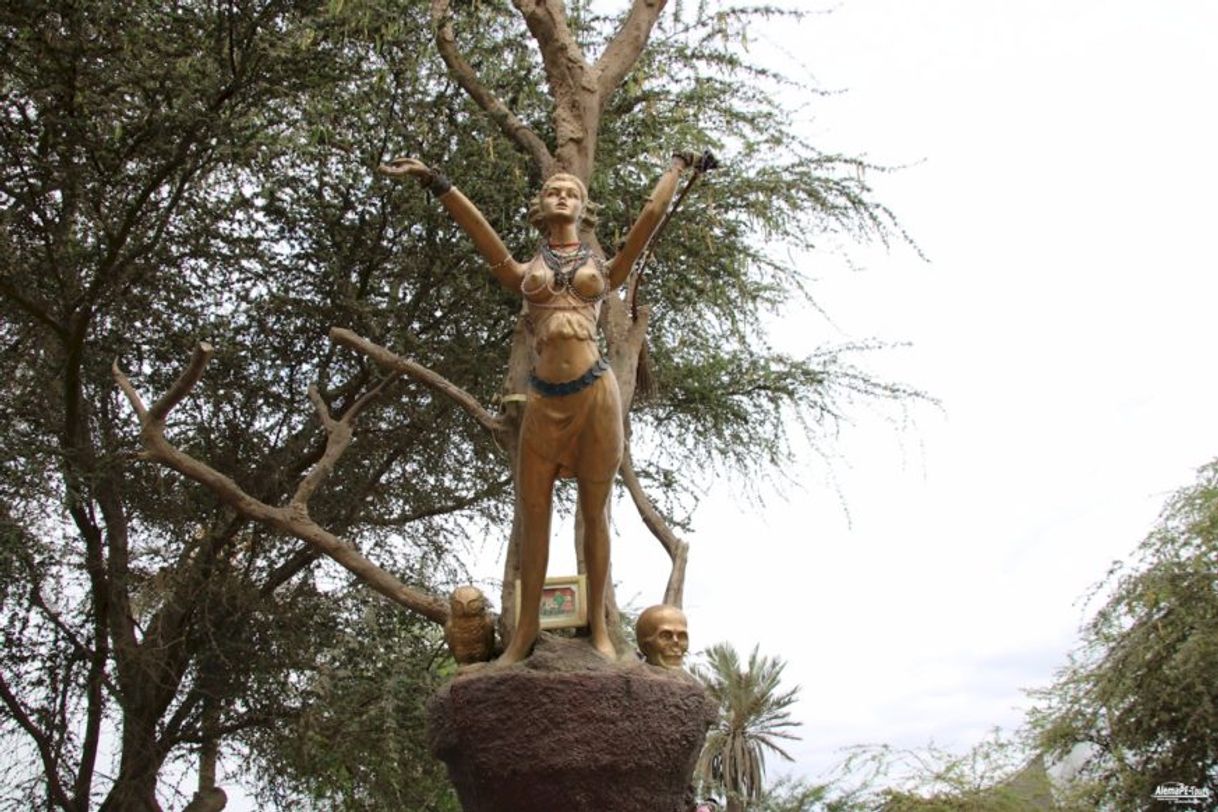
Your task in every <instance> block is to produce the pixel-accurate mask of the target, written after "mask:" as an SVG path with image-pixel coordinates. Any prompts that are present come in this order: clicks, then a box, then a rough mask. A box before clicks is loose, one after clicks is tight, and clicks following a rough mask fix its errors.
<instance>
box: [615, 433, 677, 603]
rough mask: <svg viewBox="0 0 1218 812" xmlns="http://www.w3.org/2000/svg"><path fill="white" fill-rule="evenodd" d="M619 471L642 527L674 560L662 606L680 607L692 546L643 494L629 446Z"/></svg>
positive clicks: (623, 455) (645, 494)
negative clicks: (673, 529) (643, 526)
mask: <svg viewBox="0 0 1218 812" xmlns="http://www.w3.org/2000/svg"><path fill="white" fill-rule="evenodd" d="M620 471H621V475H622V482H624V483H625V484H626V490H627V491H628V492H629V493H630V498H631V499H633V500H634V506H635V507H636V508H638V511H639V516H640V517H641V518H642V519H643V524H645V525H647V529H648V530H650V531H651V534H652V535H653V536H655V537H656V539H658V540H659V542H660V544H661V545H662V546H663V547H664V551H665V552H666V553H668V557H669V558H670V559H671V560H672V571H671V573H670V574H669V576H668V585H667V586H666V587H665V589H664V601H663V602H664V603H666V604H668V605H670V606H678V607H679V606H680V605H681V602H682V601H683V600H684V595H685V564H686V561H687V560H688V558H689V544H688V543H687V542H684V541H682V540H681V539H679V538H677V535H676V533H674V532H673V531H672V528H671V527H669V526H668V522H666V521H664V517H663V516H661V515H660V511H658V510H656V506H655V505H654V504H653V503H652V501H651V499H649V498H648V496H647V493H646V492H645V491H644V490H643V484H642V483H641V482H639V477H638V474H636V473H635V470H634V461H633V460H632V459H631V458H630V444H629V443H627V444H626V447H625V449H624V450H623V452H622V467H621V469H620Z"/></svg>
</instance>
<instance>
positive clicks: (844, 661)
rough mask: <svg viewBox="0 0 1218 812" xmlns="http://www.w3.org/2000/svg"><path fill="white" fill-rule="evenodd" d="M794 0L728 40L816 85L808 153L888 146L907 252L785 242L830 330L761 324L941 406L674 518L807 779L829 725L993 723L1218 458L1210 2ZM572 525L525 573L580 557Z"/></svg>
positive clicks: (843, 733) (711, 628)
mask: <svg viewBox="0 0 1218 812" xmlns="http://www.w3.org/2000/svg"><path fill="white" fill-rule="evenodd" d="M809 7H810V8H811V6H809ZM816 7H817V8H818V9H823V10H826V11H828V13H824V14H817V15H815V16H812V17H810V18H808V19H807V20H806V21H805V22H803V23H802V24H800V25H799V26H798V27H795V26H792V25H790V24H789V23H786V24H783V25H781V26H775V27H773V28H772V29H771V30H768V31H765V32H762V31H755V32H754V38H753V40H752V49H753V53H754V54H755V55H762V54H767V49H768V54H767V58H771V57H772V58H773V59H774V60H776V63H777V64H779V65H780V66H781V67H782V68H783V69H785V70H786V71H787V72H789V73H792V74H795V75H797V76H800V77H803V78H806V79H808V80H810V81H813V82H815V83H816V84H817V86H819V87H820V88H822V89H824V90H832V91H839V90H840V91H842V92H841V93H838V94H835V95H832V96H829V97H823V98H810V99H799V98H793V99H792V100H791V103H792V105H793V106H795V105H800V104H801V103H803V102H807V107H806V112H807V115H808V120H807V121H806V127H807V132H809V133H810V134H811V135H812V136H813V137H814V138H815V140H816V141H817V143H818V144H820V145H822V146H823V147H825V148H826V149H838V150H842V151H845V152H849V153H856V154H857V153H865V154H866V155H867V156H868V157H869V158H870V159H871V160H873V161H875V162H876V163H880V164H890V165H891V164H904V165H909V168H906V169H904V170H902V171H899V172H896V173H893V174H890V175H886V176H872V177H871V178H870V179H871V180H872V181H873V183H874V185H875V187H876V189H877V193H878V195H879V197H880V198H881V199H882V200H883V201H884V202H886V203H887V204H889V205H890V206H891V207H892V208H893V209H894V210H895V212H896V213H897V214H898V216H899V217H900V219H901V221H902V223H903V224H904V225H905V227H906V228H907V229H908V231H909V232H910V234H912V235H913V237H914V238H915V239H916V240H917V242H918V243H919V245H920V246H921V247H922V248H923V249H924V251H925V252H926V254H927V256H928V257H929V259H930V262H929V263H925V262H923V261H921V260H920V259H919V258H918V257H917V256H916V255H915V254H914V253H913V252H912V251H910V250H908V249H905V248H902V247H900V246H896V247H894V249H893V250H892V251H891V252H884V251H860V252H857V253H856V254H855V258H856V260H858V261H859V263H860V264H861V265H862V267H863V269H862V270H858V271H850V270H847V269H845V268H843V267H842V265H841V263H840V262H839V261H836V260H834V259H833V258H832V257H830V256H812V257H809V258H807V260H806V267H807V270H808V273H809V274H810V275H811V276H812V277H814V278H815V279H816V280H817V282H816V284H815V286H814V292H815V295H816V297H817V299H818V302H819V304H820V305H821V306H822V307H823V308H824V309H825V310H826V311H827V312H828V314H829V315H830V316H831V317H832V319H833V322H832V323H831V324H830V323H828V322H827V321H825V320H824V319H823V318H820V317H819V316H816V315H815V314H808V313H802V312H801V313H794V314H791V315H790V316H788V318H786V319H785V320H783V321H781V322H779V323H776V324H775V325H774V332H775V336H776V339H777V340H778V341H779V342H781V344H782V346H784V347H786V348H788V349H792V350H797V351H798V350H808V351H810V350H812V349H814V348H815V346H817V345H818V344H822V343H833V342H845V341H850V340H856V339H866V338H880V339H884V340H889V341H894V342H908V343H909V345H910V346H908V347H905V348H901V349H894V350H890V351H887V352H884V353H880V354H878V355H874V356H872V357H870V358H869V359H863V360H865V362H866V365H867V367H868V368H869V369H871V370H872V371H873V372H875V373H877V374H879V375H881V376H887V377H889V378H891V379H895V380H899V381H902V382H906V383H909V384H911V385H914V386H916V387H919V388H921V389H923V390H925V391H926V392H928V393H929V394H931V395H932V396H934V397H936V398H938V399H939V400H940V401H941V402H942V410H938V409H935V408H932V407H923V408H918V407H915V408H913V409H912V410H911V412H910V416H911V418H912V421H911V423H910V424H909V425H907V426H904V427H901V426H896V425H893V424H891V423H890V422H888V421H887V420H886V419H885V413H884V412H882V411H877V410H871V411H869V410H863V411H860V412H859V413H857V414H856V415H855V417H856V420H855V421H854V424H853V425H851V426H847V427H845V428H844V429H843V431H842V433H841V436H840V438H839V439H838V441H837V442H836V443H834V444H832V445H830V446H829V447H828V450H829V451H830V452H831V453H832V455H833V459H832V461H831V462H829V463H826V462H825V461H823V460H822V459H820V458H818V457H816V456H815V455H812V454H808V455H806V457H805V458H804V460H803V461H802V464H801V465H800V466H799V467H798V468H797V470H794V471H790V472H787V473H788V474H790V475H791V476H792V477H794V479H795V480H796V482H797V483H798V485H797V486H793V487H787V488H786V494H785V497H784V496H774V497H773V498H771V499H770V500H769V502H768V504H767V506H766V507H765V508H764V509H759V508H756V507H753V506H751V505H749V504H748V503H747V502H745V501H743V500H737V499H733V498H732V496H731V494H732V493H733V492H734V491H736V490H739V484H738V483H732V482H730V481H724V482H721V483H718V485H717V486H716V487H715V488H714V489H713V491H712V494H711V498H708V499H707V500H706V502H705V503H704V506H703V507H702V508H700V509H699V511H698V513H697V514H696V516H695V531H694V532H693V533H691V534H689V535H688V536H687V538H688V540H689V541H690V543H691V545H692V556H691V560H690V569H689V577H688V586H687V594H686V609H687V612H688V614H689V615H690V621H691V631H692V636H693V643H694V647H695V648H701V647H704V646H706V645H709V644H710V643H713V642H716V641H719V640H728V641H731V642H732V643H734V644H735V645H736V647H737V648H738V649H739V650H741V651H742V652H745V651H747V650H749V649H751V648H752V646H753V645H754V644H759V645H760V647H761V649H762V651H763V653H766V654H771V655H779V656H781V657H783V658H784V659H785V660H786V661H787V663H788V669H787V672H786V673H787V679H788V681H789V682H790V683H791V684H796V683H798V684H800V685H801V686H802V700H801V702H800V703H799V705H798V706H797V710H796V715H797V716H798V718H799V719H800V720H801V721H802V722H803V727H802V730H801V731H800V732H801V734H802V736H803V740H802V741H801V742H799V743H796V744H795V745H794V746H793V747H792V752H793V753H794V754H795V755H796V756H797V764H796V765H794V767H793V768H792V769H793V770H794V771H795V772H798V773H803V774H807V775H815V774H817V773H819V772H820V771H821V770H823V769H825V768H826V767H827V766H829V765H830V764H832V763H833V762H834V761H835V760H836V759H837V758H838V757H839V752H838V751H839V748H841V747H844V746H847V745H851V744H856V743H864V742H889V743H893V744H899V745H907V746H916V745H920V744H924V743H926V742H927V741H929V740H931V739H933V740H934V741H935V742H936V743H938V744H941V745H944V746H948V747H954V748H959V749H963V748H966V747H968V746H970V745H972V744H973V743H975V742H976V741H978V740H979V739H980V738H981V737H983V736H984V735H985V733H986V731H987V730H988V729H989V728H990V727H991V726H994V725H1001V726H1004V727H1006V728H1008V729H1011V728H1013V727H1014V726H1016V725H1018V724H1019V722H1020V720H1021V718H1022V711H1023V709H1024V708H1026V706H1027V700H1026V699H1025V697H1024V695H1023V693H1022V692H1023V690H1024V689H1027V688H1032V687H1036V686H1040V685H1044V684H1046V683H1047V682H1048V681H1049V680H1050V678H1051V676H1052V673H1053V670H1054V669H1055V668H1057V667H1059V666H1060V665H1062V664H1063V663H1064V662H1065V657H1066V652H1067V651H1068V650H1069V649H1070V648H1071V647H1072V645H1073V643H1074V641H1075V639H1076V634H1077V629H1078V626H1079V624H1080V622H1081V621H1082V619H1083V617H1084V607H1083V606H1082V605H1081V604H1080V603H1079V602H1078V599H1079V598H1080V596H1081V595H1082V594H1083V593H1084V592H1085V591H1086V590H1087V589H1088V588H1089V587H1090V586H1091V585H1092V584H1093V583H1095V582H1096V581H1097V580H1099V579H1100V578H1101V577H1102V576H1103V574H1104V572H1105V571H1106V569H1107V567H1108V566H1109V564H1110V563H1111V561H1112V560H1114V559H1117V558H1122V557H1125V556H1126V555H1127V554H1128V553H1129V552H1130V551H1131V550H1132V549H1133V547H1134V546H1135V545H1136V543H1137V542H1138V541H1139V540H1140V539H1141V537H1142V536H1143V535H1144V534H1145V532H1146V531H1147V530H1148V529H1149V527H1150V525H1151V523H1152V522H1153V520H1154V518H1155V516H1156V515H1157V513H1158V510H1159V507H1160V506H1161V504H1162V502H1163V500H1164V498H1165V497H1166V496H1167V495H1168V494H1169V493H1170V492H1171V491H1172V490H1174V489H1176V488H1178V487H1180V486H1183V485H1185V484H1187V483H1188V482H1190V481H1191V480H1192V478H1193V472H1194V470H1195V469H1196V468H1197V467H1198V466H1200V465H1202V464H1203V463H1205V462H1207V461H1208V460H1209V459H1211V458H1212V457H1214V456H1218V376H1215V375H1214V371H1213V370H1214V362H1213V359H1214V355H1215V341H1214V338H1215V327H1214V321H1213V312H1214V309H1215V304H1216V303H1218V281H1216V273H1218V248H1216V247H1215V243H1214V237H1213V234H1214V233H1215V229H1214V225H1213V222H1212V221H1213V219H1214V217H1215V214H1216V208H1218V207H1216V206H1215V203H1214V199H1215V194H1216V192H1218V158H1216V157H1215V149H1216V146H1215V145H1218V119H1216V114H1215V102H1214V99H1215V93H1216V89H1215V83H1216V80H1218V48H1215V47H1214V43H1213V38H1214V35H1215V32H1218V3H1215V2H1213V0H1193V1H1192V2H1185V1H1184V0H1163V1H1162V2H1159V3H1147V2H1144V1H1143V2H1126V1H1125V0H843V2H841V4H840V5H837V6H832V7H830V6H821V5H818V6H816ZM889 414H891V413H889ZM839 491H840V495H839ZM847 510H848V512H849V517H847ZM632 511H633V508H632V507H631V506H630V505H628V504H625V503H620V504H619V505H618V506H617V508H616V513H617V517H618V523H617V533H616V535H615V538H614V553H613V559H614V575H615V578H616V579H617V580H618V581H619V582H620V585H619V596H620V598H621V599H622V600H623V601H631V600H633V601H634V603H635V605H636V608H641V607H642V606H645V605H647V604H649V603H651V602H653V601H655V600H657V599H658V598H659V596H660V595H661V594H662V591H663V586H664V580H665V578H666V577H667V572H668V570H667V561H666V559H665V557H664V556H663V554H662V552H661V551H660V548H659V546H658V545H657V544H656V543H655V542H654V541H652V540H651V539H650V537H648V536H647V534H646V531H645V530H644V529H643V528H642V527H641V526H640V525H639V524H638V523H637V521H634V520H633V519H632V517H631V516H630V514H631V513H632ZM568 539H569V535H568V534H567V533H566V532H564V531H563V530H562V529H559V530H558V531H557V532H556V534H555V539H554V542H553V545H552V549H553V554H552V558H551V568H550V571H551V574H560V573H563V572H567V571H569V570H573V568H574V563H573V556H572V555H571V554H570V552H569V548H570V543H569V541H568ZM497 568H498V564H497V563H496V564H493V565H491V567H490V568H489V569H488V570H487V571H486V573H485V574H486V575H487V576H488V577H494V576H496V575H497V574H498V569H497ZM775 766H777V765H775Z"/></svg>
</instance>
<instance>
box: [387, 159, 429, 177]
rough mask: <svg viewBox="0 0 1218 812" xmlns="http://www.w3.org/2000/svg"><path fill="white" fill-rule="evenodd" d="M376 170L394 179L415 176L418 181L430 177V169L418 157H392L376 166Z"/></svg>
mask: <svg viewBox="0 0 1218 812" xmlns="http://www.w3.org/2000/svg"><path fill="white" fill-rule="evenodd" d="M376 171H377V172H380V173H381V174H382V175H384V176H385V177H387V178H395V179H400V178H405V177H415V178H418V179H419V180H420V181H427V180H429V179H430V178H431V177H432V171H431V169H429V168H428V166H427V164H425V163H423V162H422V161H420V160H419V159H418V158H394V159H393V160H392V161H390V162H389V163H384V164H381V165H380V166H378V167H377V168H376Z"/></svg>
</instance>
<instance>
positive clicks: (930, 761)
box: [834, 731, 1086, 812]
mask: <svg viewBox="0 0 1218 812" xmlns="http://www.w3.org/2000/svg"><path fill="white" fill-rule="evenodd" d="M838 773H839V778H838V780H837V781H836V782H835V784H834V786H835V788H836V790H837V792H838V793H839V794H838V795H837V796H836V797H837V800H838V802H839V803H842V804H844V806H843V807H842V808H843V809H845V810H853V809H858V810H864V809H865V810H880V811H881V812H1038V811H1039V810H1047V809H1058V810H1063V812H1066V810H1078V812H1081V810H1082V809H1085V808H1086V807H1085V806H1074V805H1072V804H1070V803H1067V802H1066V801H1065V800H1064V799H1063V798H1060V797H1057V796H1058V795H1059V794H1060V793H1056V792H1055V790H1054V788H1053V786H1052V784H1051V782H1050V779H1049V775H1048V773H1047V771H1046V769H1045V761H1044V758H1043V756H1039V755H1036V756H1030V755H1029V752H1028V748H1027V747H1026V745H1025V744H1024V743H1023V742H1021V741H1019V740H1014V739H1010V738H1006V737H1004V736H1002V735H1000V734H999V733H998V731H995V732H994V734H993V735H992V736H991V737H990V738H988V739H985V740H983V741H981V742H979V743H978V744H977V745H975V746H974V747H972V748H970V749H969V750H967V751H965V752H964V753H956V752H952V751H949V750H945V749H943V748H941V747H938V746H936V745H934V744H930V745H928V746H926V747H922V748H917V749H902V748H894V747H891V746H887V745H880V746H860V747H855V748H851V750H850V751H849V753H848V755H847V757H846V758H845V759H844V760H843V762H842V764H841V765H840V766H839V768H838ZM846 788H848V789H846Z"/></svg>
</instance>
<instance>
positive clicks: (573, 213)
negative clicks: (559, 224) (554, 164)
mask: <svg viewBox="0 0 1218 812" xmlns="http://www.w3.org/2000/svg"><path fill="white" fill-rule="evenodd" d="M583 208H584V194H583V190H581V189H580V187H579V184H578V183H577V182H576V181H575V180H574V179H570V180H568V179H566V178H564V177H562V176H561V175H559V176H556V177H553V178H550V179H549V180H548V181H546V185H545V186H544V187H543V188H542V190H541V217H542V219H543V220H545V221H547V222H549V221H551V220H560V221H570V222H578V220H579V215H580V212H581V211H583Z"/></svg>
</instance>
